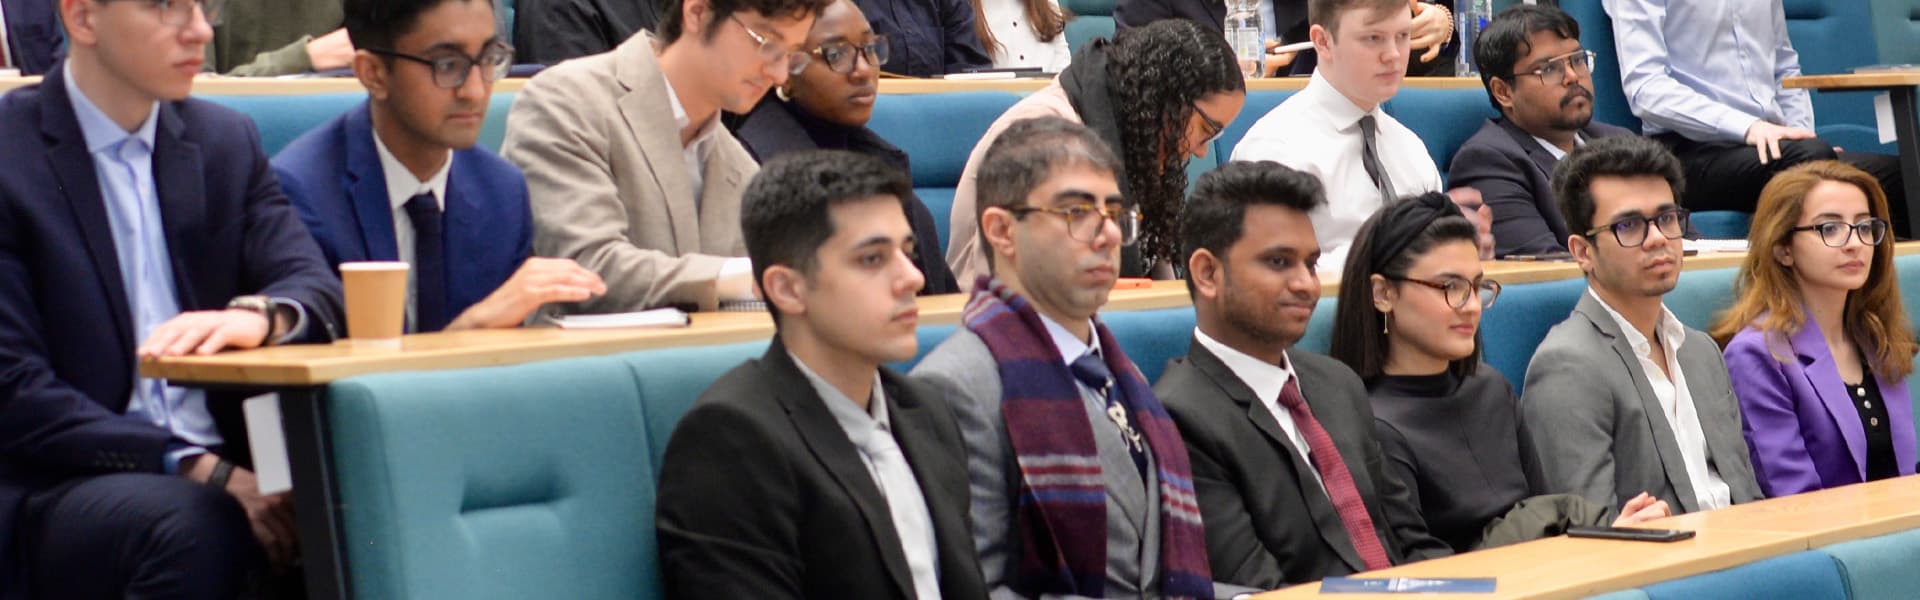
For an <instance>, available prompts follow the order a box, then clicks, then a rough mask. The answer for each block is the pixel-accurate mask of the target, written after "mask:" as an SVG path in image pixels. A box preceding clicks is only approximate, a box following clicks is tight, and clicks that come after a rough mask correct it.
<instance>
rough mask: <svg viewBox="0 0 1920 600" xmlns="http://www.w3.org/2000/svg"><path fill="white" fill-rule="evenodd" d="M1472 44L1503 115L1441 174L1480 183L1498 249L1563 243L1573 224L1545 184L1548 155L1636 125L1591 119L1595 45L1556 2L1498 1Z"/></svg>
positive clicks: (1461, 182) (1551, 159) (1551, 158)
mask: <svg viewBox="0 0 1920 600" xmlns="http://www.w3.org/2000/svg"><path fill="white" fill-rule="evenodd" d="M1473 54H1474V60H1475V61H1477V63H1478V64H1479V65H1480V69H1481V70H1480V79H1481V80H1482V81H1483V82H1484V83H1486V86H1487V96H1488V98H1489V99H1490V100H1491V101H1492V102H1493V107H1494V109H1495V110H1498V111H1500V116H1499V117H1495V118H1492V119H1488V120H1487V123H1486V124H1485V125H1482V126H1481V127H1480V131H1478V132H1475V133H1474V134H1473V137H1471V138H1467V141H1466V143H1464V144H1461V145H1460V150H1459V151H1458V152H1456V153H1454V155H1453V166H1452V167H1451V168H1450V169H1449V170H1448V173H1447V181H1449V182H1452V185H1455V186H1469V187H1472V188H1474V189H1476V190H1480V195H1481V197H1482V198H1483V200H1484V202H1485V205H1486V206H1487V207H1488V208H1491V209H1492V210H1493V242H1494V255H1495V256H1509V255H1514V254H1550V253H1556V252H1566V251H1567V234H1568V233H1574V232H1569V231H1567V221H1566V219H1565V218H1563V217H1562V216H1561V215H1560V209H1559V208H1558V205H1557V204H1555V203H1554V199H1553V188H1552V186H1550V185H1549V184H1548V180H1549V179H1550V175H1552V174H1553V165H1554V164H1555V163H1558V162H1560V158H1561V157H1563V156H1566V155H1567V153H1568V152H1572V151H1573V149H1574V148H1576V147H1578V146H1582V145H1585V144H1586V143H1587V142H1589V141H1592V140H1594V139H1596V138H1602V137H1607V136H1614V135H1633V132H1632V131H1628V130H1626V129H1624V128H1620V127H1615V126H1612V125H1608V124H1606V123H1598V122H1594V121H1593V70H1592V59H1593V53H1592V52H1590V51H1588V50H1586V49H1585V48H1582V47H1581V46H1580V24H1579V23H1578V22H1576V21H1574V20H1573V17H1570V16H1567V13H1564V12H1561V11H1560V9H1558V8H1554V7H1551V6H1540V5H1516V6H1514V7H1512V8H1509V9H1507V10H1504V11H1501V12H1500V15H1499V16H1497V17H1495V18H1494V19H1493V21H1491V22H1489V23H1488V24H1487V27H1486V29H1485V30H1482V31H1481V33H1480V37H1479V38H1478V39H1477V40H1475V41H1474V47H1473Z"/></svg>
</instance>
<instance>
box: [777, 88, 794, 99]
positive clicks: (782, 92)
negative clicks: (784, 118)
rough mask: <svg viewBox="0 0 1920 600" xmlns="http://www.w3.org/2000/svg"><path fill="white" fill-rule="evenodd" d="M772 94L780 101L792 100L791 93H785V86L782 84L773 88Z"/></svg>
mask: <svg viewBox="0 0 1920 600" xmlns="http://www.w3.org/2000/svg"><path fill="white" fill-rule="evenodd" d="M773 95H774V97H777V98H779V99H780V101H781V102H792V101H793V95H792V94H789V93H787V86H784V85H783V86H780V87H777V88H773Z"/></svg>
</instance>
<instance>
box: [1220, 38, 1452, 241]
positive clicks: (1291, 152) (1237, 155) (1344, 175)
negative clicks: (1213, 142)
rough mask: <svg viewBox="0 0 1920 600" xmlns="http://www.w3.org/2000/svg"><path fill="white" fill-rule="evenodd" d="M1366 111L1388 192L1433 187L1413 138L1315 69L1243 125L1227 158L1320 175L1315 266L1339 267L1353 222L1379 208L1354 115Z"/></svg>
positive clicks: (1433, 170)
mask: <svg viewBox="0 0 1920 600" xmlns="http://www.w3.org/2000/svg"><path fill="white" fill-rule="evenodd" d="M1367 115H1373V119H1374V122H1375V123H1376V126H1377V127H1378V130H1377V132H1376V133H1375V134H1374V148H1375V151H1376V152H1377V153H1378V154H1379V156H1380V166H1381V168H1382V169H1385V171H1386V177H1387V181H1389V182H1392V184H1393V189H1394V192H1395V193H1397V194H1399V195H1401V196H1413V195H1418V194H1421V193H1423V192H1437V191H1440V187H1441V183H1440V169H1439V168H1437V167H1435V166H1434V165H1433V158H1432V157H1430V156H1427V146H1426V144H1423V143H1421V142H1420V136H1417V135H1414V134H1413V131H1412V130H1410V129H1407V127H1406V126H1405V125H1401V124H1400V122H1399V121H1397V120H1394V118H1393V116H1392V115H1388V114H1387V113H1386V111H1383V110H1380V109H1379V107H1375V108H1374V109H1373V110H1371V111H1368V110H1361V108H1360V107H1359V106H1355V105H1354V104H1353V101H1352V100H1348V99H1347V97H1346V96H1345V95H1342V94H1341V93H1340V91H1339V90H1335V89H1333V84H1331V83H1328V82H1327V80H1326V79H1325V78H1323V77H1321V76H1320V73H1319V72H1318V71H1315V72H1314V74H1313V78H1312V80H1311V81H1309V82H1308V83H1307V87H1306V89H1303V90H1300V91H1299V93H1296V94H1294V95H1293V96H1292V97H1290V98H1287V101H1285V102H1281V103H1280V106H1276V107H1274V109H1273V111H1272V112H1269V113H1267V114H1266V116H1263V117H1260V120H1259V121H1257V122H1255V123H1254V124H1253V127H1252V128H1251V129H1248V130H1247V135H1246V137H1244V138H1241V140H1240V143H1239V145H1236V146H1234V148H1233V160H1271V161H1274V162H1278V163H1280V164H1283V165H1286V166H1289V167H1293V168H1294V169H1296V170H1299V171H1302V172H1305V173H1309V174H1312V175H1313V176H1315V177H1318V178H1320V183H1321V184H1322V185H1325V186H1326V188H1327V204H1326V205H1325V206H1322V207H1319V208H1315V209H1313V212H1311V213H1309V214H1308V216H1309V217H1310V218H1311V219H1312V220H1313V233H1314V235H1316V236H1318V237H1319V238H1320V263H1319V268H1320V271H1321V272H1334V273H1338V272H1340V269H1342V268H1344V267H1345V265H1346V260H1347V247H1348V246H1351V245H1353V236H1354V235H1356V234H1358V233H1359V232H1360V224H1361V223H1364V222H1366V220H1367V217H1371V216H1373V213H1374V211H1377V210H1380V188H1379V187H1377V186H1375V185H1374V183H1373V178H1372V177H1369V176H1367V168H1366V166H1365V165H1363V164H1362V162H1361V160H1360V148H1361V145H1362V140H1361V137H1360V118H1361V117H1364V116H1367Z"/></svg>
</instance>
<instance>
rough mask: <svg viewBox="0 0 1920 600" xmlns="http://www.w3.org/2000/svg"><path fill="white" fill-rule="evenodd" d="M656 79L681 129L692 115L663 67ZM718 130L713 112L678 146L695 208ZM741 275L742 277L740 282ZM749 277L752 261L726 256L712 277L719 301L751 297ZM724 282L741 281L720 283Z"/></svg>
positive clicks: (746, 299)
mask: <svg viewBox="0 0 1920 600" xmlns="http://www.w3.org/2000/svg"><path fill="white" fill-rule="evenodd" d="M660 81H661V82H662V83H664V84H666V86H667V104H669V105H671V106H673V124H674V125H675V126H677V127H679V128H680V129H681V130H685V129H686V128H687V126H689V125H692V124H693V117H690V116H688V115H687V108H686V107H685V106H682V105H681V104H680V92H676V91H674V90H673V80H671V79H668V78H667V73H666V71H661V72H660ZM719 131H720V114H719V113H714V115H713V118H711V119H708V120H707V124H706V126H704V127H701V128H700V131H699V132H698V133H695V134H694V135H693V141H690V142H687V143H686V144H682V145H681V147H680V160H681V161H683V162H685V163H686V165H687V179H688V180H689V183H691V184H692V186H691V187H692V189H693V206H694V207H695V208H698V207H699V206H700V202H701V198H702V196H703V195H704V194H705V190H706V187H707V159H706V156H707V146H709V145H711V144H712V142H713V136H714V134H715V133H718V132H719ZM674 135H676V136H677V135H679V131H675V132H674ZM741 279H745V280H746V281H745V282H740V281H739V280H741ZM752 279H753V262H752V261H751V260H749V259H748V258H747V257H745V256H736V257H733V258H729V259H727V261H726V262H725V263H723V264H721V265H720V276H719V277H718V278H717V280H716V281H715V284H716V285H719V287H720V290H721V293H720V300H721V301H723V302H729V301H731V302H741V301H748V300H753V299H754V295H753V283H752ZM726 282H735V283H742V284H741V285H724V283H726Z"/></svg>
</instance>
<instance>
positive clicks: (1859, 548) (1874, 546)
mask: <svg viewBox="0 0 1920 600" xmlns="http://www.w3.org/2000/svg"><path fill="white" fill-rule="evenodd" d="M1819 550H1822V551H1824V552H1826V553H1827V554H1831V555H1833V559H1834V561H1836V562H1838V563H1839V564H1840V576H1841V579H1842V580H1844V581H1846V584H1847V597H1848V598H1852V599H1853V600H1907V599H1909V598H1913V597H1914V594H1915V593H1916V592H1920V569H1915V568H1914V565H1920V530H1910V531H1902V532H1900V533H1895V534H1891V535H1883V536H1880V537H1873V538H1867V539H1864V540H1854V541H1851V542H1846V543H1841V544H1834V545H1832V546H1827V547H1825V548H1820V549H1819Z"/></svg>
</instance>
